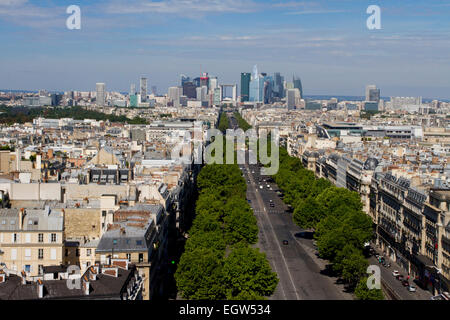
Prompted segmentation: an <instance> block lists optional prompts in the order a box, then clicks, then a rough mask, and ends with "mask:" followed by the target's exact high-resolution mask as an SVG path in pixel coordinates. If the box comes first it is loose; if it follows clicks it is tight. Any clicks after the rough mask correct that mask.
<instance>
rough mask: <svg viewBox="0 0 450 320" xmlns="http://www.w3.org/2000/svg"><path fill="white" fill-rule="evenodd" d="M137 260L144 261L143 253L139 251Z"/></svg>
mask: <svg viewBox="0 0 450 320" xmlns="http://www.w3.org/2000/svg"><path fill="white" fill-rule="evenodd" d="M139 262H144V254H143V253H139Z"/></svg>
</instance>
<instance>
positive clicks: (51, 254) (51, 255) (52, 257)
mask: <svg viewBox="0 0 450 320" xmlns="http://www.w3.org/2000/svg"><path fill="white" fill-rule="evenodd" d="M50 259H51V260H56V249H51V250H50Z"/></svg>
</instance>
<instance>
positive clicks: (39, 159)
mask: <svg viewBox="0 0 450 320" xmlns="http://www.w3.org/2000/svg"><path fill="white" fill-rule="evenodd" d="M41 159H42V156H41V155H40V154H38V155H37V156H36V169H39V170H41Z"/></svg>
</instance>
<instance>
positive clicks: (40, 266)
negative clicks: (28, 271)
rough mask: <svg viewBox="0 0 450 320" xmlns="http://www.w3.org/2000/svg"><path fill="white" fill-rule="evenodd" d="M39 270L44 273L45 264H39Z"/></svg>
mask: <svg viewBox="0 0 450 320" xmlns="http://www.w3.org/2000/svg"><path fill="white" fill-rule="evenodd" d="M38 272H39V274H43V273H44V266H43V265H42V264H39V265H38Z"/></svg>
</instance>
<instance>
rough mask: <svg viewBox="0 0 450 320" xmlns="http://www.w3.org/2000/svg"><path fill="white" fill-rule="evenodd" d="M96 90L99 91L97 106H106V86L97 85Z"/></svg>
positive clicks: (102, 84)
mask: <svg viewBox="0 0 450 320" xmlns="http://www.w3.org/2000/svg"><path fill="white" fill-rule="evenodd" d="M96 90H97V96H96V105H97V106H99V107H103V106H105V104H106V84H104V83H97V84H96Z"/></svg>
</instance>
